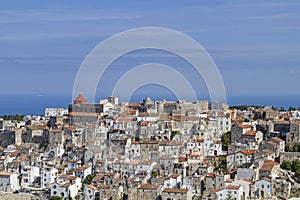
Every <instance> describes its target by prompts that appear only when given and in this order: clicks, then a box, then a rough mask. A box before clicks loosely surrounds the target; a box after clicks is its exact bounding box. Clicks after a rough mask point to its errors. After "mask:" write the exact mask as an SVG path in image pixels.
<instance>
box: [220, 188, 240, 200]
mask: <svg viewBox="0 0 300 200" xmlns="http://www.w3.org/2000/svg"><path fill="white" fill-rule="evenodd" d="M229 194H231V196H232V199H235V200H241V199H242V195H243V187H241V186H233V185H230V186H228V187H227V188H225V189H222V190H219V191H217V192H216V196H217V199H218V200H226V198H227V197H228V195H229Z"/></svg>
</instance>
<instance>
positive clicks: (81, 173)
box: [75, 166, 92, 181]
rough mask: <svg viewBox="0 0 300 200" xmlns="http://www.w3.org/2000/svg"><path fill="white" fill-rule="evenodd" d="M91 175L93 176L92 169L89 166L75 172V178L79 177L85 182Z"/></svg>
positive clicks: (79, 168) (78, 168)
mask: <svg viewBox="0 0 300 200" xmlns="http://www.w3.org/2000/svg"><path fill="white" fill-rule="evenodd" d="M89 174H92V168H91V167H89V166H80V167H77V168H76V170H75V176H77V177H79V178H80V179H81V180H82V181H84V179H85V178H86V176H87V175H89Z"/></svg>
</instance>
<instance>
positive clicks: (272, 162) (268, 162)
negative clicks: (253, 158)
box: [264, 159, 279, 165]
mask: <svg viewBox="0 0 300 200" xmlns="http://www.w3.org/2000/svg"><path fill="white" fill-rule="evenodd" d="M264 162H265V163H266V164H273V165H279V163H278V162H275V161H274V160H269V159H268V160H265V161H264Z"/></svg>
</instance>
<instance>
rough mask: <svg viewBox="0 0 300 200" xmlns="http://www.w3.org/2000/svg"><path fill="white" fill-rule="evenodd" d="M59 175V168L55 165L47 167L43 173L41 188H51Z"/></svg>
mask: <svg viewBox="0 0 300 200" xmlns="http://www.w3.org/2000/svg"><path fill="white" fill-rule="evenodd" d="M57 176H58V170H57V169H56V168H53V167H45V168H43V169H42V173H41V188H50V186H51V184H52V183H54V182H55V181H56V179H57Z"/></svg>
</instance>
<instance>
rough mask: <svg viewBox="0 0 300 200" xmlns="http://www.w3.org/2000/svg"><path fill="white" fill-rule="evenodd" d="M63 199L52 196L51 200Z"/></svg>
mask: <svg viewBox="0 0 300 200" xmlns="http://www.w3.org/2000/svg"><path fill="white" fill-rule="evenodd" d="M62 199H63V198H62V197H60V196H52V197H51V200H62Z"/></svg>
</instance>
